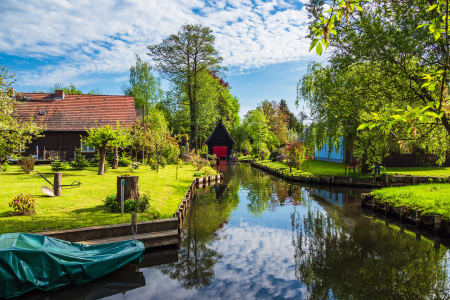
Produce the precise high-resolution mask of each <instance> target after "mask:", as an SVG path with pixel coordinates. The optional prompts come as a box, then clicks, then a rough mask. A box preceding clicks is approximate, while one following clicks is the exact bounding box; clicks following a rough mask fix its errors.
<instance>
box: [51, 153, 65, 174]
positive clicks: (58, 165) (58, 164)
mask: <svg viewBox="0 0 450 300" xmlns="http://www.w3.org/2000/svg"><path fill="white" fill-rule="evenodd" d="M67 165H68V163H67V162H62V161H61V160H60V159H59V157H58V156H57V157H55V160H54V161H53V162H52V163H51V166H52V171H53V172H60V171H64V170H65V169H67Z"/></svg>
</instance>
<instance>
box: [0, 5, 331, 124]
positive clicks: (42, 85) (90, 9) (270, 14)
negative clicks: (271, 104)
mask: <svg viewBox="0 0 450 300" xmlns="http://www.w3.org/2000/svg"><path fill="white" fill-rule="evenodd" d="M302 1H304V0H301V1H289V0H287V1H283V0H279V1H263V0H225V1H208V0H206V1H204V0H203V1H201V0H164V1H160V0H147V1H144V0H117V1H112V0H96V1H90V0H76V1H67V0H40V1H33V0H22V1H20V4H19V3H18V2H17V1H15V0H2V1H0V11H2V12H3V14H2V18H1V19H0V28H1V30H0V61H1V62H0V64H1V65H4V66H7V67H11V72H13V73H15V74H16V80H17V81H16V83H15V88H16V90H17V91H21V92H31V91H41V90H42V91H45V92H47V91H49V89H50V88H51V87H52V86H53V85H54V84H55V83H61V84H63V85H69V84H71V83H73V84H74V85H75V86H77V87H78V88H80V89H81V90H82V91H84V92H88V91H90V90H92V89H97V88H98V89H100V91H101V92H102V93H104V94H122V86H123V85H124V84H126V83H127V80H128V74H129V73H128V70H129V68H130V66H131V65H133V64H134V59H135V55H134V54H135V53H137V54H139V55H141V57H147V58H148V59H150V58H149V57H148V56H147V55H146V46H147V45H151V44H157V43H160V42H161V41H162V39H164V38H165V37H167V36H169V35H170V34H173V33H176V32H177V31H178V29H179V28H180V27H181V25H183V24H186V23H190V24H198V23H201V24H203V25H206V26H209V27H211V29H212V30H213V32H214V34H215V36H216V49H217V50H218V51H219V53H220V55H221V56H222V57H223V58H224V65H225V66H227V67H228V69H229V70H228V72H227V78H226V80H227V81H228V82H229V83H230V85H231V87H232V93H233V94H234V95H236V96H237V97H238V98H239V100H240V103H241V115H244V114H245V113H246V112H247V111H248V110H249V109H253V108H255V107H256V105H257V104H258V103H259V102H261V101H262V100H264V99H269V100H277V101H279V100H280V99H285V100H286V101H287V103H288V105H289V107H290V108H291V110H293V111H295V112H299V111H300V110H302V107H303V106H302V105H301V106H300V107H299V108H295V105H294V103H295V98H296V85H297V82H298V80H299V79H300V77H301V76H302V75H304V74H305V72H306V66H307V63H308V61H312V60H322V59H323V58H320V57H317V56H315V54H314V53H313V52H314V51H312V52H311V53H309V52H308V50H309V41H308V40H307V39H305V38H304V37H305V35H306V34H307V13H306V11H305V9H304V7H303V5H302V3H301V2H302ZM163 87H167V84H164V86H163Z"/></svg>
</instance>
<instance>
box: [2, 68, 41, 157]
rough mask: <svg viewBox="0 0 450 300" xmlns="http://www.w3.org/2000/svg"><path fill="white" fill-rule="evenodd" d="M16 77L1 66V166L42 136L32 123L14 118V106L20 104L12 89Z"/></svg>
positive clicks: (31, 120)
mask: <svg viewBox="0 0 450 300" xmlns="http://www.w3.org/2000/svg"><path fill="white" fill-rule="evenodd" d="M13 82H14V76H13V75H9V70H8V69H7V68H5V67H4V66H0V164H3V162H5V161H6V160H7V159H9V158H10V157H16V156H17V155H16V153H17V151H18V150H19V149H20V148H21V147H22V148H23V147H25V145H26V144H28V143H30V142H31V141H32V140H33V139H35V138H37V137H39V136H41V133H42V128H40V127H38V126H37V125H36V124H35V123H33V119H32V118H31V119H30V121H19V120H18V119H16V118H14V106H15V105H18V104H19V102H18V101H16V99H15V98H13V97H12V94H11V88H12V84H13Z"/></svg>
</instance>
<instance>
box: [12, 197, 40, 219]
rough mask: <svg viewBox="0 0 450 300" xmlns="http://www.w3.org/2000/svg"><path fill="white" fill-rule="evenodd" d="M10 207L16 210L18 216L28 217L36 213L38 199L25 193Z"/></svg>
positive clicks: (16, 198)
mask: <svg viewBox="0 0 450 300" xmlns="http://www.w3.org/2000/svg"><path fill="white" fill-rule="evenodd" d="M9 207H12V208H13V209H14V214H16V215H28V214H32V213H34V212H35V211H34V209H35V207H36V199H34V197H33V195H30V194H26V195H24V194H23V193H22V194H20V195H19V196H17V197H15V198H14V199H13V200H12V201H11V202H10V203H9Z"/></svg>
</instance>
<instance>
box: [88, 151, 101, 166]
mask: <svg viewBox="0 0 450 300" xmlns="http://www.w3.org/2000/svg"><path fill="white" fill-rule="evenodd" d="M99 161H100V154H99V153H98V151H96V152H95V154H94V156H93V157H92V159H91V161H90V162H89V164H90V165H91V167H98V162H99Z"/></svg>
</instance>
